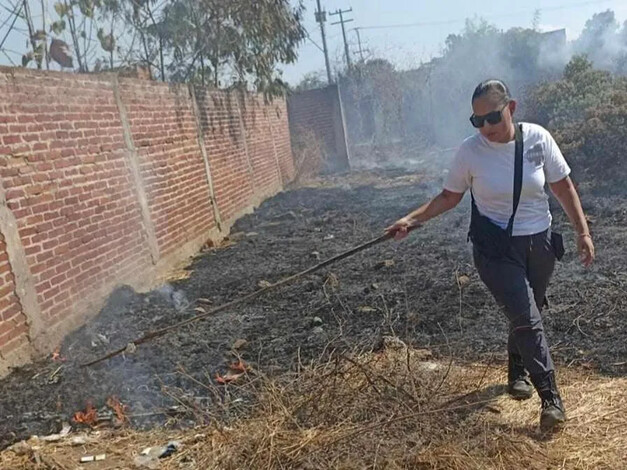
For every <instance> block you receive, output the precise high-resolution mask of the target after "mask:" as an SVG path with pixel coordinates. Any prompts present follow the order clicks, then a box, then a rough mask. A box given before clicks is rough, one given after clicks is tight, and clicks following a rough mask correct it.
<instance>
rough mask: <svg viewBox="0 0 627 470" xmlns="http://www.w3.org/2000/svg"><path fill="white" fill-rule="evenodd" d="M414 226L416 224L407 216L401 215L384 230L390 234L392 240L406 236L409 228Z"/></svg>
mask: <svg viewBox="0 0 627 470" xmlns="http://www.w3.org/2000/svg"><path fill="white" fill-rule="evenodd" d="M416 226H417V224H416V223H415V222H413V221H412V220H411V219H409V217H403V218H401V219H398V220H397V221H396V222H394V223H393V224H392V225H390V226H389V227H388V228H386V229H385V232H386V233H388V234H390V235H392V236H393V237H394V240H402V239H403V238H405V237H406V236H407V234H408V233H409V230H411V229H412V228H414V227H416Z"/></svg>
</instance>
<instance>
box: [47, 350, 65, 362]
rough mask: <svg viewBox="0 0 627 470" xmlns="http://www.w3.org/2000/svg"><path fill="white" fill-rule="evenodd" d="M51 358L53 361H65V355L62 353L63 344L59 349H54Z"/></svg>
mask: <svg viewBox="0 0 627 470" xmlns="http://www.w3.org/2000/svg"><path fill="white" fill-rule="evenodd" d="M50 358H51V359H52V360H53V361H61V362H65V357H63V356H62V355H61V346H59V347H58V348H57V349H55V350H54V351H52V356H50Z"/></svg>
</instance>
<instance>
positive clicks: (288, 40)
mask: <svg viewBox="0 0 627 470" xmlns="http://www.w3.org/2000/svg"><path fill="white" fill-rule="evenodd" d="M303 10H304V7H303V5H302V3H298V4H297V5H296V6H295V7H292V6H291V5H290V2H289V0H229V1H228V2H225V1H223V0H174V1H173V2H172V3H171V4H170V5H168V6H167V7H166V8H165V9H164V14H165V20H164V29H165V32H166V48H167V49H168V52H169V53H170V54H171V57H172V61H171V62H170V64H169V66H168V69H169V71H170V72H171V74H172V77H173V78H174V79H175V80H190V79H191V80H193V81H199V82H201V83H206V82H207V81H208V80H207V76H210V77H211V80H210V83H211V84H212V85H213V86H214V87H219V86H234V87H252V88H254V89H256V90H257V91H260V92H263V93H266V94H269V95H275V94H280V93H283V92H284V90H285V89H286V88H287V84H286V83H285V82H283V80H282V79H281V77H280V74H279V73H278V72H277V67H278V65H279V64H289V63H293V62H295V61H296V58H297V53H296V51H297V47H298V45H299V44H300V43H301V41H302V40H303V39H304V38H305V30H304V27H303V26H302V23H301V22H302V14H303Z"/></svg>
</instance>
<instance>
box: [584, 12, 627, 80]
mask: <svg viewBox="0 0 627 470" xmlns="http://www.w3.org/2000/svg"><path fill="white" fill-rule="evenodd" d="M619 27H620V25H619V23H618V21H616V16H615V15H614V12H613V11H612V10H607V11H604V12H602V13H596V14H595V15H593V16H592V18H590V19H589V20H588V21H586V25H585V27H584V29H583V31H582V32H581V35H580V36H579V38H578V39H577V40H576V41H575V43H574V50H575V53H576V54H585V55H587V56H588V57H589V59H590V60H591V61H592V63H593V64H594V66H595V67H597V68H603V69H606V70H611V71H615V70H616V66H617V61H618V59H619V55H620V45H619V44H620V36H619ZM622 49H623V51H625V49H627V47H625V46H623V48H622Z"/></svg>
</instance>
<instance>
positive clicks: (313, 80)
mask: <svg viewBox="0 0 627 470" xmlns="http://www.w3.org/2000/svg"><path fill="white" fill-rule="evenodd" d="M325 86H327V78H326V75H325V74H324V72H321V71H318V72H309V73H307V74H305V76H304V77H303V78H302V80H301V81H300V82H299V83H298V85H296V86H295V87H294V91H296V92H299V91H307V90H315V89H317V88H324V87H325Z"/></svg>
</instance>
